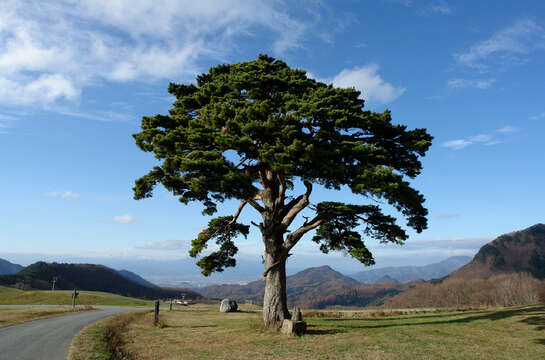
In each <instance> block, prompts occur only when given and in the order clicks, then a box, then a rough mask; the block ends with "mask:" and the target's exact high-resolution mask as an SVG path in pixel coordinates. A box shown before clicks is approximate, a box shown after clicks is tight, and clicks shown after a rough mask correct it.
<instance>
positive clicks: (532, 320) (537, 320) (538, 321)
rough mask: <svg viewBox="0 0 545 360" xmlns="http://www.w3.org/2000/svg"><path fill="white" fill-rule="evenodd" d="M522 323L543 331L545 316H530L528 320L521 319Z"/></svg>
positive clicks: (544, 328)
mask: <svg viewBox="0 0 545 360" xmlns="http://www.w3.org/2000/svg"><path fill="white" fill-rule="evenodd" d="M520 322H523V323H525V324H528V325H536V326H537V327H536V330H545V316H543V315H542V316H530V317H529V318H526V319H522V320H521V321H520Z"/></svg>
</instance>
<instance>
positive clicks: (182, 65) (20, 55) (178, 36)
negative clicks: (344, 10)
mask: <svg viewBox="0 0 545 360" xmlns="http://www.w3.org/2000/svg"><path fill="white" fill-rule="evenodd" d="M287 10H288V8H287V7H285V6H284V3H283V2H281V1H266V0H256V1H244V0H232V1H223V0H208V1H197V2H195V1H190V0H185V1H171V0H157V1H153V2H150V1H147V0H118V1H115V2H111V1H109V0H81V1H59V2H49V1H40V0H27V1H24V2H21V1H19V0H4V1H2V2H1V3H0V39H2V42H1V43H2V44H1V46H0V105H5V106H15V107H16V106H19V107H21V106H26V107H28V106H36V107H43V106H47V105H51V104H58V103H68V104H70V103H74V102H77V101H79V100H80V98H81V93H82V89H83V88H85V87H86V86H94V85H96V84H100V83H102V82H105V81H106V82H107V81H112V82H127V81H139V82H142V81H153V80H156V79H164V78H168V79H172V78H178V79H179V78H184V77H193V76H194V75H195V74H196V73H198V72H199V71H200V62H201V61H202V59H203V58H207V59H211V58H213V59H218V60H222V61H223V60H224V58H225V57H226V56H227V54H229V53H231V52H232V49H233V48H236V47H237V43H238V41H239V40H240V39H243V38H248V37H252V36H254V34H255V33H256V32H257V31H258V29H259V31H263V30H264V31H265V32H266V33H267V35H269V36H270V38H271V41H270V43H269V44H266V45H265V49H269V50H270V51H272V52H273V53H274V54H283V53H285V52H287V51H289V50H290V49H293V48H298V47H300V46H302V42H303V41H304V40H303V39H304V37H305V36H306V35H307V34H308V33H309V30H310V28H311V27H312V26H313V23H311V22H310V21H309V20H308V18H305V19H303V18H299V19H298V18H295V17H294V16H292V15H290V14H289V13H288V12H287Z"/></svg>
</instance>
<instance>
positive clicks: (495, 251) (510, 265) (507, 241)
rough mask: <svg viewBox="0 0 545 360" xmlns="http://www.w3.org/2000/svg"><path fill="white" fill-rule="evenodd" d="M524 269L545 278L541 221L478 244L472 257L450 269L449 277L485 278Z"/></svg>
mask: <svg viewBox="0 0 545 360" xmlns="http://www.w3.org/2000/svg"><path fill="white" fill-rule="evenodd" d="M509 273H528V274H530V275H531V276H533V277H535V278H538V279H544V278H545V225H544V224H536V225H534V226H531V227H529V228H527V229H524V230H521V231H516V232H512V233H508V234H504V235H501V236H499V237H498V238H496V239H495V240H494V241H492V242H490V243H488V244H486V245H484V246H483V247H481V249H480V250H479V252H478V253H477V254H476V255H475V257H474V258H473V260H472V261H471V262H469V263H468V264H467V265H465V266H463V267H461V268H460V269H458V270H456V271H454V272H453V273H452V274H451V275H450V276H451V277H453V278H464V279H472V278H485V279H486V278H489V277H491V276H494V275H499V274H509Z"/></svg>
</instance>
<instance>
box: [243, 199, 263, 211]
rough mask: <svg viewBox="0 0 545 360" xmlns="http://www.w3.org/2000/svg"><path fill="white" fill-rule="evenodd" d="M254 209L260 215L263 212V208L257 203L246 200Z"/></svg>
mask: <svg viewBox="0 0 545 360" xmlns="http://www.w3.org/2000/svg"><path fill="white" fill-rule="evenodd" d="M246 201H247V202H248V204H250V205H251V206H252V207H253V208H254V209H256V210H257V211H258V212H259V213H260V214H261V213H263V212H264V211H265V208H264V207H263V206H261V205H259V204H258V203H257V201H255V200H254V199H251V200H246Z"/></svg>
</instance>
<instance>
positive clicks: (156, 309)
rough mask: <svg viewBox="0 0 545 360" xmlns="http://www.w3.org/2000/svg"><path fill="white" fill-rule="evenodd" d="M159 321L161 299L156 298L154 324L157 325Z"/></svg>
mask: <svg viewBox="0 0 545 360" xmlns="http://www.w3.org/2000/svg"><path fill="white" fill-rule="evenodd" d="M158 323H159V300H155V317H154V318H153V325H155V326H157V324H158Z"/></svg>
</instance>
